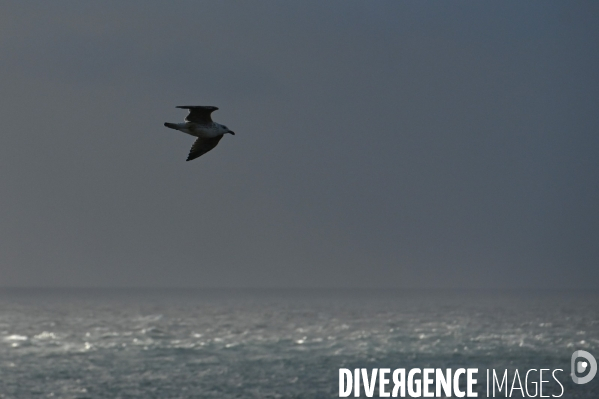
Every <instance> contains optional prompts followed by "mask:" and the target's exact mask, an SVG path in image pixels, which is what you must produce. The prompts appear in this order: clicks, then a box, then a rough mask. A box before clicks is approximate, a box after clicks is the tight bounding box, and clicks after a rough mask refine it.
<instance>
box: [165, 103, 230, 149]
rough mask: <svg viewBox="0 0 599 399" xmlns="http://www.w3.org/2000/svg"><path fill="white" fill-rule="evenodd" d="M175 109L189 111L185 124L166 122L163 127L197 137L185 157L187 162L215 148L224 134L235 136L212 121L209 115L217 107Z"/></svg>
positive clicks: (182, 106) (183, 106)
mask: <svg viewBox="0 0 599 399" xmlns="http://www.w3.org/2000/svg"><path fill="white" fill-rule="evenodd" d="M176 108H181V109H188V110H189V115H187V117H186V118H185V123H168V122H166V123H165V124H164V126H166V127H169V128H171V129H175V130H180V131H182V132H183V133H187V134H189V135H191V136H195V137H197V140H196V141H195V143H193V145H192V146H191V150H190V151H189V155H188V156H187V160H188V161H191V160H193V159H196V158H198V157H200V156H202V155H204V154H205V153H207V152H208V151H210V150H211V149H213V148H214V147H216V145H217V144H218V142H219V141H220V139H222V138H223V136H224V135H225V134H226V133H230V134H233V135H234V134H235V133H234V132H233V131H232V130H229V128H228V127H226V126H225V125H221V124H220V123H216V122H213V121H212V118H211V117H210V114H211V113H212V112H214V111H216V110H217V109H218V108H217V107H213V106H209V105H181V106H178V107H176Z"/></svg>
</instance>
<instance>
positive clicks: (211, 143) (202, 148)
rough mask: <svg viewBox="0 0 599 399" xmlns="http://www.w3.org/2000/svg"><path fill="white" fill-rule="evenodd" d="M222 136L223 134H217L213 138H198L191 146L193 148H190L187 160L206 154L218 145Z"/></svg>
mask: <svg viewBox="0 0 599 399" xmlns="http://www.w3.org/2000/svg"><path fill="white" fill-rule="evenodd" d="M222 138H223V136H217V137H214V138H212V139H203V138H198V139H197V140H196V141H195V143H193V145H192V146H191V150H189V155H188V156H187V160H188V161H191V160H194V159H196V158H197V157H200V156H202V155H204V154H205V153H207V152H208V151H210V150H211V149H213V148H214V147H216V145H217V144H218V142H219V141H220V139H222Z"/></svg>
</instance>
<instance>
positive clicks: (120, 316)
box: [0, 290, 599, 399]
mask: <svg viewBox="0 0 599 399" xmlns="http://www.w3.org/2000/svg"><path fill="white" fill-rule="evenodd" d="M578 349H584V350H586V351H588V352H590V353H592V354H594V355H595V356H596V357H597V358H599V356H597V355H599V298H598V297H597V296H596V295H593V294H589V293H587V294H584V295H574V294H567V293H535V294H521V293H520V294H515V293H501V294H498V293H495V294H481V293H462V294H455V293H448V292H425V293H423V292H420V293H416V292H378V293H375V292H365V291H360V292H352V291H334V292H327V291H288V292H283V291H280V292H279V291H242V292H240V291H185V290H184V291H175V290H173V291H126V290H116V291H91V292H86V291H73V290H71V291H39V290H38V291H35V290H4V291H2V292H1V293H0V397H2V398H35V397H56V398H334V397H338V389H339V388H338V373H339V368H342V367H343V368H349V369H354V368H357V367H360V368H374V367H376V368H391V369H395V368H406V369H409V368H415V367H419V368H424V367H433V368H437V367H438V368H446V367H450V368H453V369H456V368H459V367H466V368H468V367H478V368H479V369H480V372H479V375H478V378H479V385H478V386H477V387H476V389H477V390H478V392H480V393H479V397H486V393H485V389H486V388H485V385H484V383H485V375H484V374H485V372H486V369H496V370H501V371H503V370H504V369H506V368H507V369H509V370H510V372H513V370H515V369H518V370H519V371H520V372H522V371H526V370H528V369H531V368H536V369H540V368H547V369H556V368H559V369H563V370H564V371H563V372H562V373H561V374H558V376H559V379H560V381H561V382H562V384H563V385H564V390H565V394H564V395H563V397H564V398H589V399H590V398H594V399H595V398H597V397H599V376H598V377H596V378H595V379H594V380H593V381H591V383H589V384H586V385H575V384H573V383H572V380H571V379H570V377H569V376H568V375H569V373H570V356H571V355H572V353H573V352H574V351H575V350H578ZM549 378H551V377H550V376H549ZM554 385H555V384H554ZM554 388H555V389H557V388H556V387H553V386H551V385H549V387H548V389H549V391H548V393H549V394H551V393H554V394H559V392H560V390H559V389H557V390H553V391H552V389H554ZM352 397H353V395H352ZM501 397H504V396H501ZM513 397H519V396H518V391H515V392H514V395H513Z"/></svg>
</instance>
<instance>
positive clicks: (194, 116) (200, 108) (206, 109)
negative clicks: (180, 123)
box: [177, 105, 218, 123]
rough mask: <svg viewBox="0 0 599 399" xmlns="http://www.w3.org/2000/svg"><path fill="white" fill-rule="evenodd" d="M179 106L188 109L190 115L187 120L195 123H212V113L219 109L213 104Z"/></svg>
mask: <svg viewBox="0 0 599 399" xmlns="http://www.w3.org/2000/svg"><path fill="white" fill-rule="evenodd" d="M177 108H182V109H188V110H189V115H187V117H186V118H185V120H186V121H187V122H195V123H212V118H211V117H210V114H211V113H212V112H214V111H216V110H217V109H218V108H217V107H213V106H211V105H180V106H178V107H177Z"/></svg>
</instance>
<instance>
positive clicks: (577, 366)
mask: <svg viewBox="0 0 599 399" xmlns="http://www.w3.org/2000/svg"><path fill="white" fill-rule="evenodd" d="M579 357H584V358H585V359H586V360H587V361H588V363H587V361H580V362H578V363H577V362H576V359H578V358H579ZM588 366H591V368H590V370H589V373H588V374H587V375H586V376H585V377H578V376H577V375H576V373H577V372H578V373H579V374H580V373H584V372H585V370H586V369H587V367H588ZM570 367H571V370H572V372H571V373H570V375H571V376H572V381H574V383H575V384H586V383H587V382H589V381H591V380H592V379H593V377H595V374H597V360H595V358H594V357H593V355H591V354H590V353H589V352H587V351H583V350H580V351H576V352H574V353H573V354H572V361H571V363H570Z"/></svg>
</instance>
